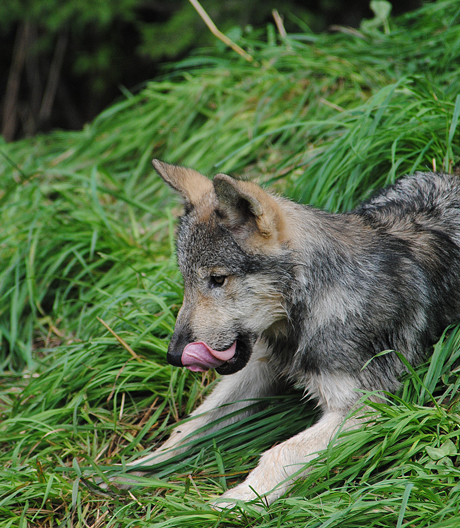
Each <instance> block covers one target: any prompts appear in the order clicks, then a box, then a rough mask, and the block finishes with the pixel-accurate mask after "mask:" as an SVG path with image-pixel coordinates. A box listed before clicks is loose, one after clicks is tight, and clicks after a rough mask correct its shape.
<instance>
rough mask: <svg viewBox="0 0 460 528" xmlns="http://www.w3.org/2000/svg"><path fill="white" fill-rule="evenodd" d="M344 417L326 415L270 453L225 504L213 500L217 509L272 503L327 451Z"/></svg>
mask: <svg viewBox="0 0 460 528" xmlns="http://www.w3.org/2000/svg"><path fill="white" fill-rule="evenodd" d="M346 415H347V412H344V411H326V412H325V414H324V415H323V416H322V417H321V418H320V420H319V421H318V422H317V423H316V424H315V425H313V426H312V427H310V428H308V429H307V430H306V431H302V432H301V433H298V434H297V435H295V436H293V437H292V438H289V439H288V440H286V441H285V442H283V443H281V444H279V445H277V446H275V447H272V448H271V449H269V450H268V451H267V452H265V453H264V454H263V455H262V457H261V459H260V461H259V464H258V466H257V467H256V468H255V469H254V470H253V471H252V472H251V473H250V474H249V476H248V477H247V478H246V480H245V481H244V482H243V483H241V484H239V485H238V486H236V487H235V488H233V489H230V490H228V491H227V492H225V493H224V494H223V495H222V499H225V500H220V499H217V500H216V502H215V505H216V507H218V508H222V507H228V506H232V505H233V504H234V503H235V502H236V501H237V500H242V501H250V500H252V499H255V498H257V496H263V497H264V500H265V501H266V502H267V503H271V502H273V501H274V500H275V499H277V498H278V497H280V496H281V495H283V494H284V492H285V491H286V490H287V489H288V487H289V485H291V484H292V482H293V479H292V480H291V479H290V478H289V477H291V476H292V475H293V474H294V473H295V474H296V475H295V478H296V479H298V478H300V477H301V476H302V475H304V474H305V473H306V472H307V470H306V471H305V472H304V473H300V474H299V473H297V472H298V471H299V470H301V469H302V467H303V466H304V465H305V464H306V463H307V462H309V461H310V460H313V459H314V458H315V457H316V456H317V452H318V451H321V450H323V449H325V448H326V447H327V445H328V444H329V442H330V440H331V439H332V437H333V436H334V434H335V433H336V432H337V430H338V428H339V427H340V425H341V424H342V423H343V421H344V419H345V417H346ZM357 423H359V420H358V419H353V418H352V419H349V420H347V422H346V424H345V425H346V428H347V429H348V428H350V427H353V426H355V425H356V424H357Z"/></svg>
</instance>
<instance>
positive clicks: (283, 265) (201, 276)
mask: <svg viewBox="0 0 460 528" xmlns="http://www.w3.org/2000/svg"><path fill="white" fill-rule="evenodd" d="M152 163H153V166H154V168H155V169H156V171H157V172H158V174H159V175H160V176H161V177H162V178H163V180H164V181H165V182H166V183H167V184H169V185H170V186H171V187H173V188H174V189H175V190H176V191H178V192H179V193H180V194H181V196H182V198H183V200H184V205H185V214H184V215H183V216H182V217H181V219H180V223H179V228H178V232H177V239H176V247H177V258H178V263H179V268H180V270H181V272H182V275H183V278H184V286H185V290H184V301H183V305H182V307H181V309H180V311H179V314H178V317H177V322H176V326H175V330H174V334H173V336H172V339H171V341H170V344H169V348H168V355H167V359H168V362H169V363H171V364H172V365H176V366H186V367H188V368H189V369H191V370H198V371H204V370H207V369H209V368H216V370H217V371H218V372H219V373H221V374H232V373H234V372H237V371H238V370H240V369H242V368H243V367H244V366H245V365H246V363H247V362H248V360H249V358H250V356H251V353H252V347H253V345H254V343H255V341H256V340H257V339H258V338H259V337H260V336H261V335H263V334H264V333H265V332H269V331H270V329H271V328H273V327H274V326H275V325H277V324H279V323H280V322H281V321H283V320H285V319H286V309H285V303H284V297H283V284H285V283H286V282H287V281H286V280H285V279H286V276H287V275H289V274H290V272H291V269H292V265H291V264H290V256H289V250H288V249H287V246H286V238H287V237H286V233H287V219H286V217H285V214H284V213H283V210H282V207H280V204H279V203H278V201H277V198H276V197H274V196H272V195H270V194H268V193H266V192H265V191H263V190H262V189H261V188H260V187H259V186H257V185H255V184H253V183H250V182H244V181H239V180H235V179H233V178H231V177H230V176H227V175H225V174H217V175H216V176H215V177H214V180H213V181H211V180H209V179H208V178H206V177H205V176H203V175H202V174H200V173H198V172H196V171H194V170H191V169H186V168H183V167H177V166H174V165H169V164H166V163H163V162H161V161H158V160H153V162H152Z"/></svg>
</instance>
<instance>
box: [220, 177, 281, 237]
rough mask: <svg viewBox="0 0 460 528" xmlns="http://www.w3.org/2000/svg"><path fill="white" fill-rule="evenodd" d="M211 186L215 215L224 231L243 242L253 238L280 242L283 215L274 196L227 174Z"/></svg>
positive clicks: (250, 183)
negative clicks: (214, 202) (230, 232)
mask: <svg viewBox="0 0 460 528" xmlns="http://www.w3.org/2000/svg"><path fill="white" fill-rule="evenodd" d="M213 183H214V190H215V192H216V195H217V199H218V201H219V207H218V212H219V213H220V216H221V217H222V222H223V223H224V225H226V227H228V228H229V229H230V230H231V231H233V232H234V233H235V234H238V235H243V236H244V237H245V238H248V237H250V236H251V235H254V234H256V235H258V236H260V237H262V238H263V239H265V240H267V239H273V240H274V241H280V240H281V238H282V234H283V233H282V232H283V230H284V215H283V214H282V212H281V208H280V206H279V205H278V203H277V202H276V200H275V198H273V196H271V195H270V194H268V193H266V192H265V191H264V190H263V189H262V188H261V187H259V186H258V185H256V184H254V183H252V182H247V181H240V180H235V179H233V178H231V177H230V176H227V175H226V174H216V176H214V180H213Z"/></svg>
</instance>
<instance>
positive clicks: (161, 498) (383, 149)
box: [0, 0, 460, 528]
mask: <svg viewBox="0 0 460 528" xmlns="http://www.w3.org/2000/svg"><path fill="white" fill-rule="evenodd" d="M459 22H460V8H459V6H458V3H457V2H456V1H454V0H448V1H447V0H446V1H440V2H435V3H432V4H429V5H426V6H425V7H423V8H421V9H420V10H418V11H416V12H414V13H412V14H409V15H405V16H404V17H401V18H398V19H395V20H393V19H392V20H390V21H389V27H390V32H389V33H388V34H386V33H385V32H384V31H383V29H379V28H378V26H373V29H369V27H371V26H366V27H367V28H368V29H366V28H362V29H361V30H359V31H355V30H353V31H350V30H346V29H341V30H340V31H337V32H336V33H328V34H324V35H313V34H312V33H310V32H309V31H308V28H302V32H299V33H298V34H296V35H290V36H288V37H286V38H285V39H279V38H278V37H277V36H276V34H275V32H274V30H273V28H271V27H269V28H267V31H266V32H265V33H263V34H262V33H261V34H258V33H245V34H243V36H242V37H241V39H240V41H239V44H240V45H242V46H243V47H245V48H246V49H248V50H250V52H251V54H252V55H253V56H254V58H255V61H254V62H253V63H251V64H248V63H245V62H244V61H243V60H241V59H240V58H239V57H238V56H236V55H234V54H233V53H231V52H229V51H228V50H224V49H222V48H220V47H219V46H217V47H216V48H215V49H210V50H202V52H201V53H199V54H197V55H194V56H191V57H190V58H188V59H187V60H185V61H183V62H182V63H181V64H178V65H175V67H174V68H173V69H170V70H169V71H168V72H166V73H165V75H164V76H163V77H162V78H160V79H158V80H156V81H151V82H149V83H148V84H147V85H146V86H145V88H144V89H142V90H141V91H140V92H139V93H136V94H130V93H126V94H124V96H123V98H122V99H120V101H119V102H118V103H116V104H114V105H113V106H111V107H110V108H108V109H107V110H106V111H105V112H103V113H102V114H101V115H100V116H99V117H98V118H97V119H96V120H95V121H94V122H93V123H90V124H88V125H87V126H86V127H85V129H84V130H82V131H80V132H54V133H52V134H49V135H46V136H41V137H37V138H33V139H27V140H23V141H19V142H16V143H13V144H4V143H3V144H0V153H1V157H0V174H1V176H0V178H1V181H2V185H1V194H0V208H1V209H0V211H1V213H0V214H1V223H2V231H1V233H0V262H1V266H0V296H1V301H2V302H1V305H0V339H1V351H0V362H1V363H0V367H1V369H2V378H1V385H0V411H1V413H2V423H1V424H0V442H1V444H0V445H1V447H0V457H1V462H2V464H1V465H0V467H1V469H0V526H2V527H9V526H20V527H25V526H40V527H41V526H47V527H48V526H58V525H59V526H82V527H83V526H93V527H96V526H110V527H115V526H120V527H129V526H136V527H137V526H139V527H147V526H164V527H166V526H168V527H173V526H182V527H183V526H190V527H193V526H197V527H202V526H253V525H254V526H255V525H257V526H261V527H272V526H273V527H277V526H294V527H295V526H299V527H300V526H308V527H313V526H314V527H320V526H321V527H334V526H345V527H346V526H349V527H350V528H351V527H356V526H373V527H390V526H391V527H394V526H396V527H397V528H400V527H402V526H406V525H407V526H412V525H413V526H421V527H424V526H430V527H450V526H452V527H454V526H458V518H459V515H460V512H459V504H460V480H459V470H458V460H459V459H458V456H459V454H458V453H459V420H460V414H459V399H458V389H459V386H460V376H459V372H460V371H459V367H458V365H459V354H460V347H459V340H460V331H459V330H458V329H457V328H453V329H449V330H448V332H447V333H446V334H445V335H444V336H443V338H442V339H441V341H440V342H439V343H438V344H437V345H436V347H435V348H434V352H433V359H432V361H431V362H427V363H426V364H424V365H421V366H420V367H419V368H418V369H417V370H416V371H414V372H412V373H410V374H409V375H408V376H407V377H406V378H405V379H404V380H403V385H402V389H401V392H400V394H399V395H398V397H396V398H392V399H389V400H388V402H387V403H386V404H385V405H383V404H381V405H375V404H374V407H377V410H378V415H377V416H375V415H374V416H373V417H372V420H373V421H374V422H375V424H374V425H373V426H372V427H364V428H362V429H360V430H357V431H352V432H348V433H346V434H344V435H343V437H342V438H341V440H340V443H339V445H338V446H337V447H334V448H330V449H329V450H328V451H327V452H326V453H324V456H323V457H322V459H321V460H320V461H318V462H315V464H314V465H313V468H312V471H311V473H310V474H309V476H308V478H307V479H306V480H305V481H304V482H302V483H299V484H298V485H296V486H295V487H294V489H293V491H292V493H291V494H290V495H289V496H287V497H285V498H283V499H280V500H279V501H277V502H276V503H275V504H274V505H272V506H271V507H270V508H269V509H267V508H264V507H262V509H260V508H257V509H256V508H254V506H252V505H241V506H240V507H239V508H237V509H236V510H234V511H223V512H218V511H214V510H212V509H211V508H210V507H209V505H208V503H207V501H208V500H209V499H210V498H212V497H214V496H216V495H217V494H219V493H221V492H222V491H223V490H225V489H226V488H227V487H230V486H232V485H234V484H235V483H236V482H237V481H239V480H240V479H242V478H244V476H245V475H246V474H247V472H248V471H249V470H250V469H251V468H252V467H254V465H255V464H256V463H257V458H258V456H259V455H260V453H261V452H262V451H263V450H264V449H267V448H268V447H270V446H271V445H273V444H274V443H275V442H277V441H280V440H282V439H284V438H287V437H289V436H291V435H292V434H295V433H296V432H298V431H300V430H301V429H303V428H305V427H306V426H308V425H309V424H311V423H312V421H313V420H314V419H315V410H314V408H312V407H310V406H308V405H305V404H303V403H301V401H300V399H299V398H300V396H299V395H297V394H295V393H293V394H289V395H285V396H283V397H281V398H271V399H267V400H266V401H265V406H263V408H261V409H259V410H258V411H257V412H256V413H255V415H254V416H252V417H251V418H247V419H244V420H240V421H239V422H238V423H236V424H234V425H232V426H229V427H227V428H225V429H223V430H222V431H220V432H217V433H208V434H207V435H206V437H205V438H204V439H201V440H193V439H191V444H190V453H189V454H188V455H187V457H182V458H181V457H178V458H177V459H175V460H172V461H171V462H170V463H168V464H164V465H163V466H161V467H159V468H158V470H157V471H156V472H155V474H154V476H153V477H152V478H150V479H141V484H142V485H141V486H139V487H136V488H133V489H132V490H130V491H117V490H112V491H103V490H101V489H97V488H96V487H95V486H94V484H92V482H93V481H92V478H93V477H94V476H97V475H99V476H100V477H102V478H103V472H102V470H103V469H104V468H111V471H112V473H113V472H122V471H123V468H124V464H125V463H126V462H128V461H129V460H132V459H134V458H136V457H138V456H139V455H140V454H143V453H146V452H148V451H149V449H151V447H152V445H154V444H156V443H159V442H161V441H162V439H163V438H164V437H165V436H166V435H167V434H168V432H169V430H170V427H171V425H172V424H174V423H175V422H177V421H178V420H179V419H180V418H181V417H184V416H185V415H186V414H188V413H189V412H190V411H191V410H192V409H193V408H194V407H195V405H196V404H197V403H198V402H199V401H200V400H201V399H202V398H203V397H204V396H205V395H206V394H207V393H208V392H209V390H210V388H211V387H212V385H213V383H214V376H213V374H206V375H198V374H192V373H190V372H188V371H187V372H184V371H181V370H178V369H171V368H170V367H169V366H167V365H166V364H165V352H166V347H167V342H168V339H169V336H170V335H171V332H172V329H173V327H174V318H175V315H176V313H177V310H178V307H179V306H180V303H181V296H182V285H181V278H180V276H179V274H178V271H177V268H176V265H175V260H174V249H173V248H174V243H173V236H174V216H175V214H176V213H177V212H178V210H179V209H178V207H177V204H178V202H177V200H176V199H175V198H174V197H173V196H172V194H171V192H170V191H169V190H168V189H167V188H166V187H165V186H164V185H163V184H162V183H161V182H160V181H159V179H158V178H157V177H156V176H155V175H154V174H152V170H151V168H150V159H151V158H152V157H153V156H155V157H160V158H163V159H165V160H166V161H169V162H178V163H179V162H180V163H183V164H185V165H189V166H193V167H194V168H196V169H198V170H201V171H203V172H205V173H208V174H212V173H215V172H231V173H232V172H235V173H239V174H242V175H243V176H244V177H246V178H253V179H255V180H256V181H259V182H261V183H263V184H267V185H271V186H272V187H275V188H276V189H277V190H279V191H282V192H284V193H285V194H287V195H289V196H291V197H293V198H295V199H297V200H300V201H304V202H309V203H312V204H314V205H316V206H320V207H326V208H328V209H331V210H347V209H349V208H351V207H353V206H354V205H355V204H356V203H357V201H358V200H360V199H361V198H363V197H365V196H367V195H368V194H369V193H370V192H371V191H372V189H375V188H376V187H379V186H381V185H383V184H385V183H388V182H391V181H394V179H395V178H396V177H398V176H399V175H401V174H404V173H410V172H414V171H416V170H431V169H432V168H433V166H434V165H435V166H436V168H437V169H438V170H450V171H457V170H458V169H457V163H458V160H459V157H460V143H459V133H458V119H459V115H460V97H459V94H460V64H459V59H460V24H459ZM363 398H365V396H364V395H363ZM115 464H120V465H119V466H115Z"/></svg>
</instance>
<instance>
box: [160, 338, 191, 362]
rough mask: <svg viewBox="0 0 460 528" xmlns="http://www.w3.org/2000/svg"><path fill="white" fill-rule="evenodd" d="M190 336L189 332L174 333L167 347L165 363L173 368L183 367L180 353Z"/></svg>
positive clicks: (188, 341)
mask: <svg viewBox="0 0 460 528" xmlns="http://www.w3.org/2000/svg"><path fill="white" fill-rule="evenodd" d="M191 340H192V339H191V335H190V333H189V332H187V331H185V332H181V331H179V332H178V331H177V329H176V331H175V332H174V334H173V336H172V338H171V341H170V342H169V346H168V353H167V354H166V361H167V362H168V363H169V364H170V365H173V366H174V367H183V366H184V365H183V363H182V352H183V351H184V348H185V347H186V346H187V345H188V343H190V341H191Z"/></svg>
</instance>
